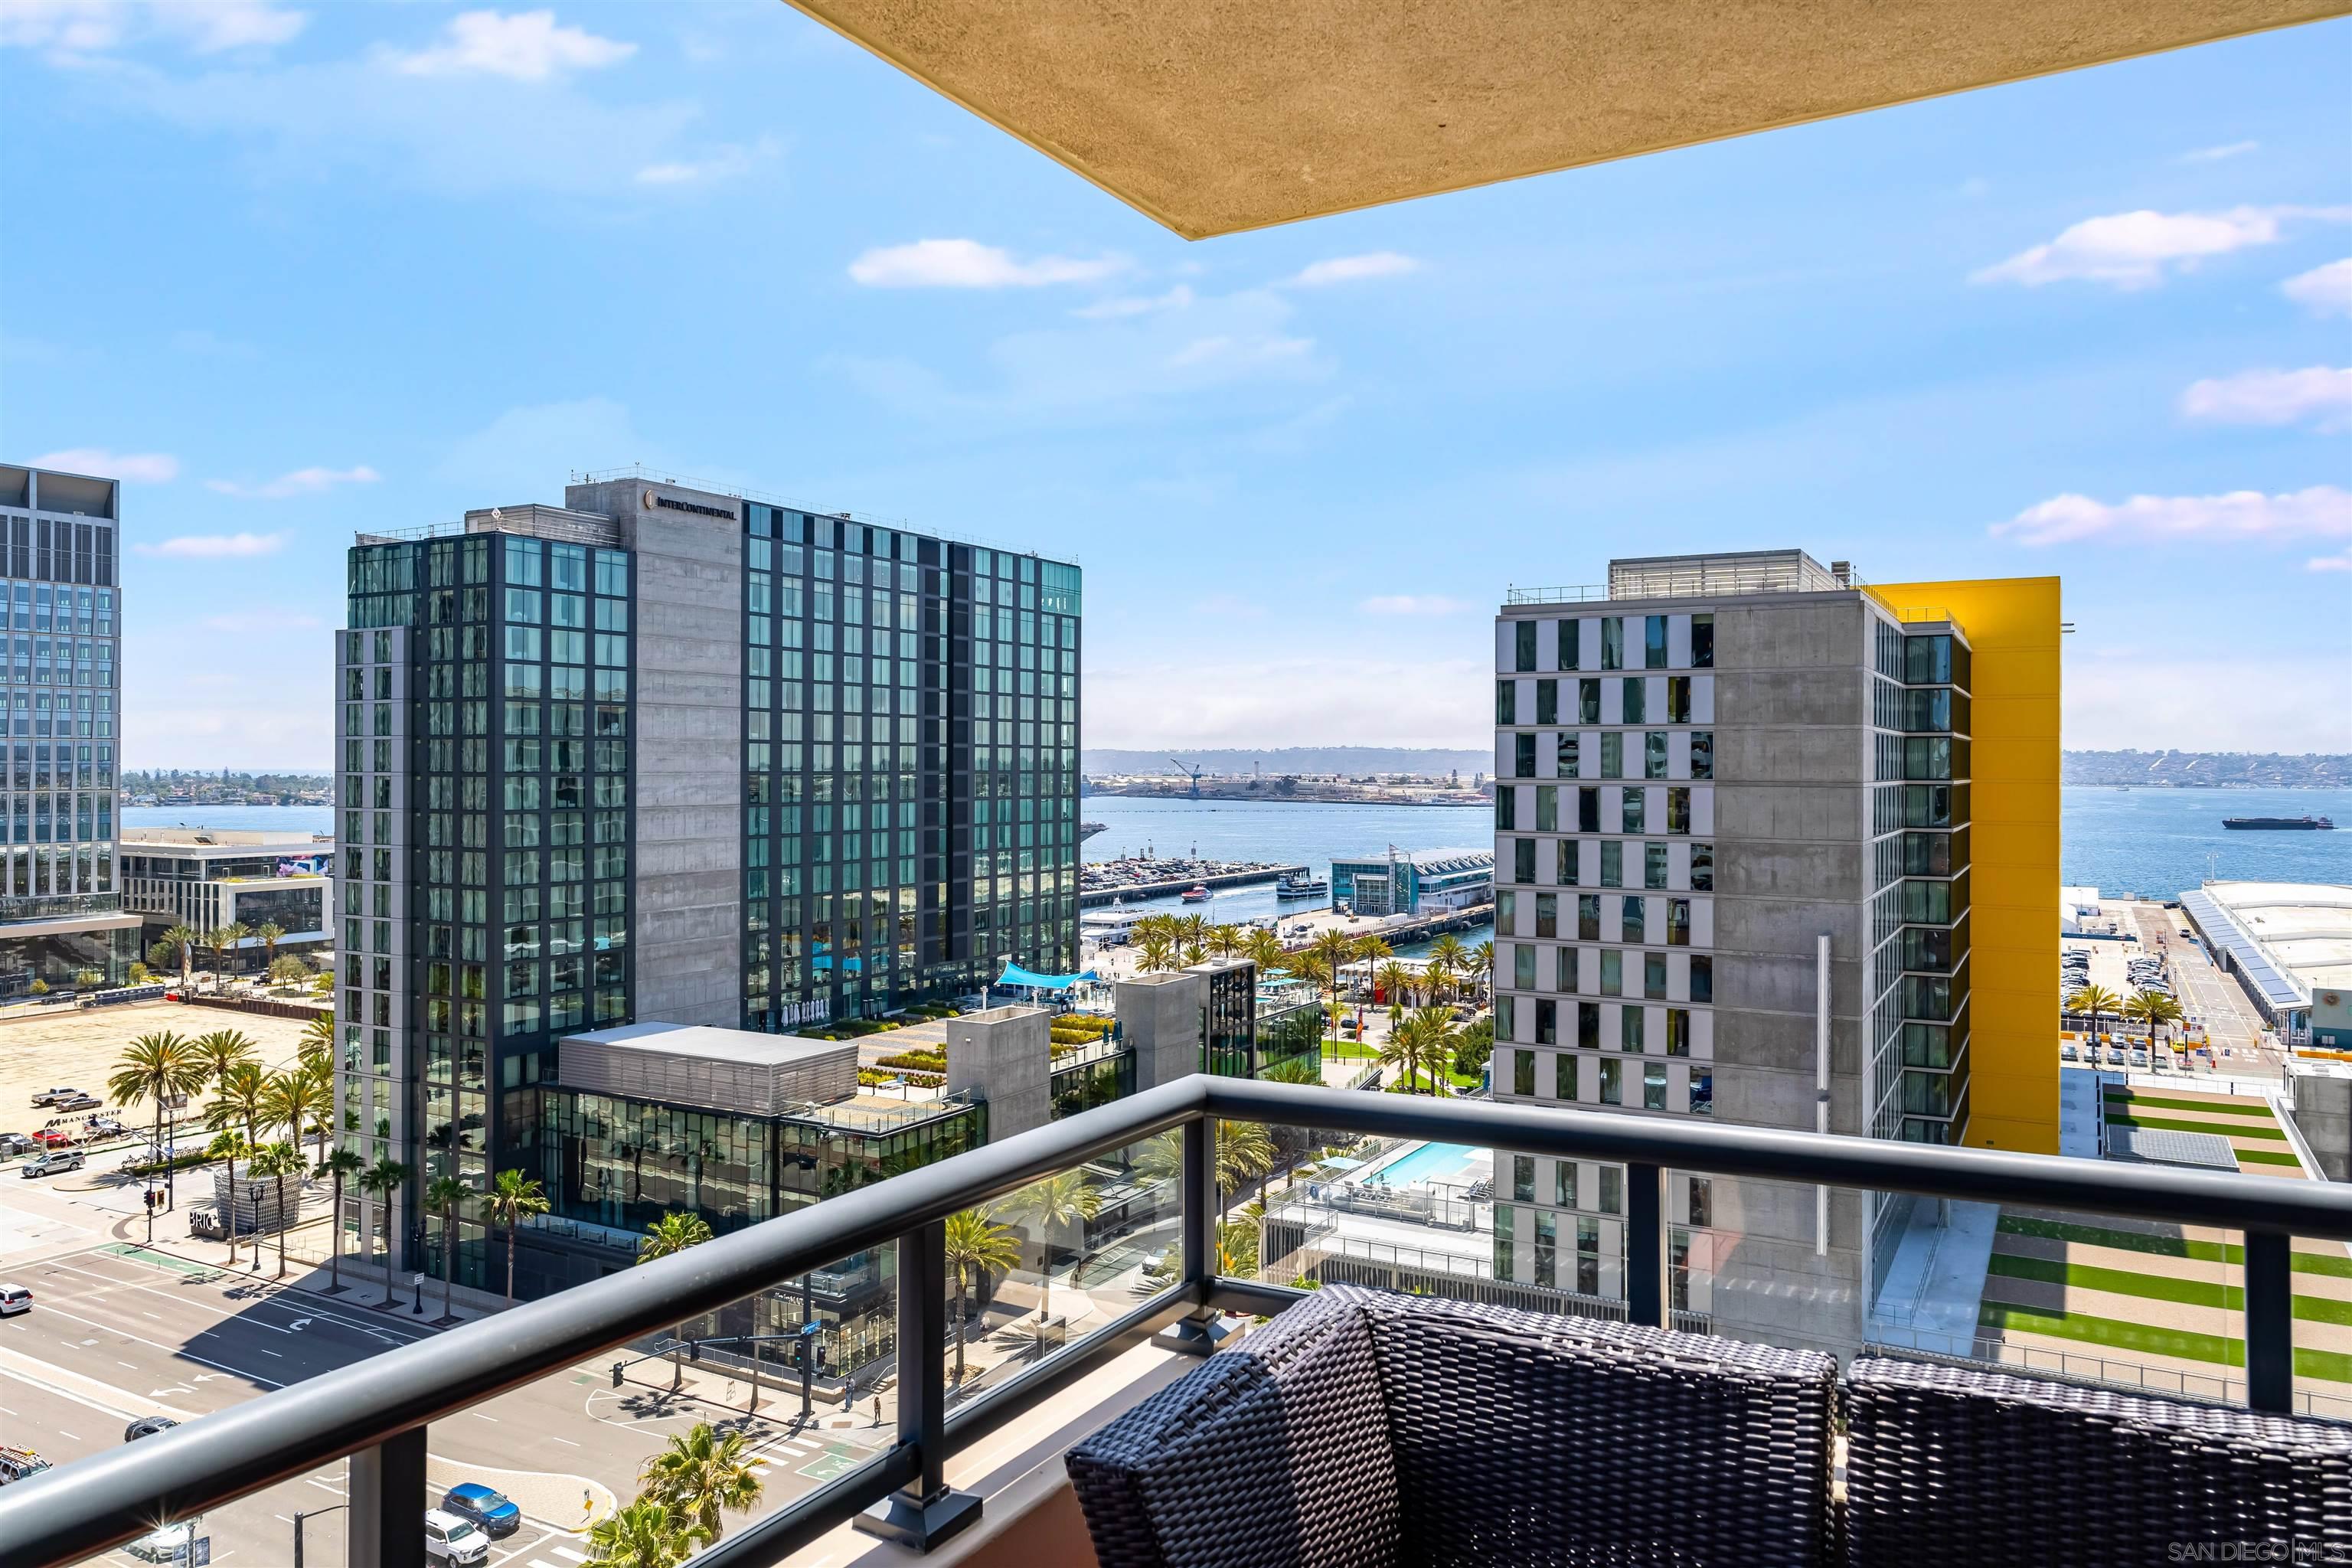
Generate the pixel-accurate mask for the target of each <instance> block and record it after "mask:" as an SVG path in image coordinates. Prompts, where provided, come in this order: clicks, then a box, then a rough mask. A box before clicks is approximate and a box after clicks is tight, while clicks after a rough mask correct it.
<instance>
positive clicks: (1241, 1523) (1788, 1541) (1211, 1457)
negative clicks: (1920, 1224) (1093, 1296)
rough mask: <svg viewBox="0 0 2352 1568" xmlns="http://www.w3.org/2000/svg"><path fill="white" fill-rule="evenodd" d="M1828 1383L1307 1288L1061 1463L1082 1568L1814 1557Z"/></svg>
mask: <svg viewBox="0 0 2352 1568" xmlns="http://www.w3.org/2000/svg"><path fill="white" fill-rule="evenodd" d="M1836 1375H1837V1363H1836V1362H1835V1360H1834V1359H1833V1358H1832V1357H1830V1356H1826V1355H1821V1354H1817V1353H1813V1352H1793V1351H1781V1350H1773V1349H1769V1348H1767V1347H1764V1346H1759V1345H1751V1344H1744V1343H1740V1342H1735V1341H1730V1340H1718V1339H1713V1338H1708V1337H1704V1336H1700V1335H1693V1334H1680V1333H1673V1332H1668V1331H1661V1330H1656V1329H1641V1328H1632V1327H1628V1326H1626V1325H1623V1324H1618V1323H1607V1322H1596V1321H1591V1320H1586V1319H1579V1318H1568V1317H1558V1316H1553V1315H1550V1314H1547V1313H1538V1312H1523V1311H1516V1310H1509V1309H1506V1308H1500V1307H1487V1306H1479V1305H1473V1304H1468V1303H1464V1302H1457V1301H1448V1300H1433V1299H1430V1298H1426V1297H1409V1296H1396V1295H1390V1294H1387V1293H1385V1292H1381V1291H1373V1290H1365V1289H1354V1288H1349V1287H1342V1286H1334V1287H1328V1288H1326V1289H1323V1290H1320V1291H1318V1292H1317V1293H1316V1296H1315V1297H1314V1299H1313V1300H1309V1301H1307V1302H1303V1303H1301V1304H1300V1305H1298V1306H1296V1307H1293V1308H1292V1309H1291V1310H1288V1311H1286V1312H1285V1313H1283V1314H1282V1315H1281V1316H1279V1317H1277V1318H1276V1319H1275V1321H1273V1323H1272V1324H1271V1325H1269V1326H1267V1327H1265V1328H1264V1329H1261V1330H1259V1331H1257V1332H1256V1333H1255V1334H1253V1335H1251V1336H1250V1337H1249V1339H1248V1340H1246V1341H1245V1342H1244V1343H1243V1344H1242V1346H1240V1347H1239V1348H1237V1349H1235V1350H1232V1351H1227V1352H1223V1353H1221V1354H1219V1355H1216V1356H1213V1357H1211V1358H1210V1359H1209V1360H1208V1361H1207V1362H1205V1363H1202V1365H1201V1366H1200V1367H1199V1368H1197V1369H1196V1370H1195V1371H1193V1372H1192V1373H1190V1374H1189V1375H1188V1376H1186V1377H1184V1378H1183V1379H1182V1380H1181V1381H1180V1382H1177V1383H1175V1384H1171V1385H1170V1386H1169V1387H1167V1388H1165V1389H1163V1390H1161V1391H1160V1393H1159V1394H1154V1395H1153V1396H1151V1397H1150V1398H1149V1399H1147V1400H1145V1401H1144V1402H1143V1403H1141V1404H1139V1405H1137V1406H1136V1407H1135V1408H1134V1409H1132V1410H1130V1411H1129V1412H1128V1413H1127V1414H1126V1415H1122V1416H1120V1417H1119V1418H1118V1420H1116V1421H1114V1422H1112V1423H1111V1424H1110V1425H1109V1426H1106V1427H1104V1428H1103V1429H1102V1430H1101V1431H1099V1432H1097V1433H1096V1434H1095V1435H1094V1436H1091V1437H1088V1438H1087V1439H1086V1440H1085V1441H1084V1442H1082V1443H1080V1444H1078V1445H1077V1446H1076V1447H1073V1448H1072V1449H1071V1450H1070V1453H1069V1455H1068V1465H1069V1470H1070V1477H1071V1480H1072V1483H1073V1485H1074V1486H1075V1487H1076V1491H1077V1494H1078V1500H1079V1502H1080V1505H1081V1507H1082V1508H1083V1509H1084V1510H1085V1513H1086V1516H1087V1529H1088V1531H1090V1532H1091V1534H1092V1536H1093V1538H1094V1543H1095V1551H1096V1554H1097V1557H1098V1558H1099V1559H1100V1561H1101V1563H1102V1568H1276V1565H1281V1568H1388V1565H1391V1564H1393V1565H1396V1568H1405V1565H1408V1564H1412V1565H1420V1564H1430V1565H1448V1568H1450V1565H1453V1564H1464V1565H1468V1564H1474V1563H1475V1564H1480V1565H1499V1568H1510V1565H1512V1564H1573V1563H1594V1564H1599V1563H1680V1564H1687V1565H1691V1568H1706V1565H1708V1564H1723V1565H1726V1568H1730V1565H1734V1564H1737V1565H1739V1568H1747V1565H1749V1564H1773V1563H1789V1564H1798V1563H1823V1562H1826V1561H1829V1560H1830V1559H1831V1555H1832V1554H1831V1551H1830V1545H1831V1527H1832V1520H1831V1517H1830V1508H1829V1470H1830V1442H1831V1415H1832V1407H1833V1405H1834V1403H1835V1397H1836V1393H1835V1391H1836Z"/></svg>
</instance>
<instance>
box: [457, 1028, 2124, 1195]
mask: <svg viewBox="0 0 2352 1568" xmlns="http://www.w3.org/2000/svg"><path fill="white" fill-rule="evenodd" d="M2058 1059H2059V1060H2060V1061H2062V1062H2071V1061H2074V1060H2077V1059H2078V1058H2077V1057H2076V1056H2075V1053H2074V1047H2072V1046H2061V1047H2058ZM459 1234H460V1235H463V1234H464V1233H463V1232H460V1233H459Z"/></svg>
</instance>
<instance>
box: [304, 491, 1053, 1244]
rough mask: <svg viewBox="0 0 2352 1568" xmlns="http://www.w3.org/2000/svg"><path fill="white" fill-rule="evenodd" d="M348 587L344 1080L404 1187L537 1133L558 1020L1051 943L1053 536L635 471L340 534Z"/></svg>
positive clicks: (963, 980)
mask: <svg viewBox="0 0 2352 1568" xmlns="http://www.w3.org/2000/svg"><path fill="white" fill-rule="evenodd" d="M350 590H351V600H350V615H349V625H348V626H347V627H346V628H345V629H344V630H343V631H342V632H341V633H340V634H339V636H338V639H337V665H336V674H335V680H336V695H337V702H338V716H337V744H338V756H337V764H338V770H339V775H340V778H339V800H340V804H341V822H340V823H339V824H338V826H339V830H340V833H341V837H340V839H339V845H340V851H341V863H340V865H339V867H338V871H339V874H340V877H341V882H342V886H341V889H339V900H338V903H337V909H338V910H339V912H340V914H341V919H342V930H341V932H340V938H341V952H342V953H343V963H342V971H341V976H340V978H341V988H342V995H341V998H340V1005H339V1007H338V1014H337V1016H338V1019H339V1021H340V1027H341V1035H342V1039H341V1062H340V1064H339V1072H338V1096H339V1101H340V1106H339V1109H340V1114H341V1122H342V1127H343V1130H344V1135H345V1137H346V1139H347V1141H348V1142H350V1144H351V1146H352V1147H353V1148H355V1149H356V1150H357V1151H358V1152H360V1153H361V1154H362V1156H363V1157H364V1158H366V1159H368V1160H369V1161H371V1163H373V1161H374V1160H375V1159H376V1158H378V1157H380V1156H389V1157H391V1158H393V1159H395V1160H398V1161H400V1162H401V1163H404V1164H407V1165H409V1166H410V1167H411V1168H412V1170H413V1171H414V1173H415V1174H414V1175H413V1177H412V1182H411V1187H412V1195H413V1193H414V1191H415V1187H416V1185H417V1184H420V1183H425V1182H429V1181H431V1180H432V1179H433V1178H434V1177H435V1176H437V1175H440V1174H444V1173H456V1174H457V1175H459V1176H462V1177H464V1178H465V1179H467V1181H469V1182H473V1183H475V1184H482V1183H485V1182H487V1180H488V1175H489V1173H490V1172H492V1171H495V1170H498V1169H500V1168H502V1167H504V1166H506V1165H509V1164H516V1165H525V1166H529V1165H530V1164H531V1163H533V1162H532V1161H531V1160H530V1158H529V1157H528V1155H527V1153H526V1151H528V1150H530V1148H531V1146H532V1144H533V1141H534V1139H535V1136H536V1131H537V1128H538V1121H539V1117H540V1102H541V1096H540V1093H539V1091H538V1088H537V1086H539V1085H541V1084H542V1083H551V1082H553V1081H555V1080H556V1079H557V1077H558V1074H559V1072H560V1068H561V1063H560V1061H559V1052H558V1043H559V1042H560V1041H561V1039H562V1037H564V1036H565V1035H567V1034H572V1033H576V1032H579V1031H581V1030H584V1029H593V1028H601V1027H609V1026H614V1025H619V1024H625V1023H635V1022H663V1023H672V1024H686V1025H712V1026H721V1027H727V1028H744V1029H756V1030H764V1031H770V1032H793V1031H795V1030H799V1029H804V1028H810V1027H814V1026H820V1025H823V1024H824V1023H828V1022H834V1021H839V1020H843V1019H848V1018H856V1017H866V1016H877V1015H880V1014H882V1013H885V1012H888V1011H892V1010H894V1009H897V1008H900V1007H903V1006H905V1005H908V1004H909V1003H913V1002H918V1001H934V1000H944V999H948V998H951V997H955V996H961V995H966V994H971V992H973V991H976V990H977V989H979V988H980V986H981V985H982V984H983V982H984V981H985V980H986V979H988V978H990V977H992V976H993V975H994V974H995V973H998V972H999V971H1000V970H1001V969H1002V967H1003V964H1004V963H1006V962H1007V961H1008V960H1009V961H1012V962H1014V963H1020V964H1022V965H1024V966H1025V967H1029V968H1032V969H1039V970H1048V971H1051V970H1056V969H1066V968H1069V967H1072V966H1074V965H1075V963H1076V957H1077V860H1078V833H1077V776H1078V775H1077V756H1078V697H1077V667H1078V654H1079V635H1080V634H1079V625H1080V610H1081V605H1080V583H1079V574H1078V569H1077V568H1076V566H1073V565H1068V564H1066V563H1060V562H1054V561H1047V560H1044V559H1041V558H1039V557H1037V556H1034V555H1024V554H1020V553H1016V552H1009V551H1003V550H995V549H989V548H983V547H980V546H976V545H971V544H966V543H961V542H951V541H949V540H945V539H940V538H936V537H931V536H928V535H923V534H919V533H914V532H910V531H905V530H902V529H896V528H885V527H881V526H877V525H874V524H870V523H866V522H861V521H856V520H854V519H852V518H848V517H843V516H837V515H830V514H824V513H815V512H810V511H805V510H798V509H795V508H792V507H787V506H782V505H779V504H772V503H770V502H768V501H764V500H753V499H750V498H746V497H743V496H740V495H734V494H728V493H724V492H720V491H716V490H710V489H694V488H689V487H687V486H683V485H678V484H672V483H666V482H662V481H659V480H656V479H648V478H646V477H645V476H643V475H641V474H630V475H627V476H625V477H617V478H614V477H607V478H602V479H593V480H592V481H591V482H587V483H581V484H574V485H572V486H569V487H568V488H567V489H566V490H565V493H564V504H563V505H562V506H561V507H554V506H541V505H525V506H512V507H502V508H495V509H488V510H479V511H472V512H468V513H467V515H466V518H465V521H464V522H463V523H462V524H461V525H457V526H454V527H450V528H445V529H436V530H424V531H418V532H417V533H415V535H414V536H405V535H404V536H397V537H395V536H381V535H363V536H362V538H361V539H360V541H359V542H358V543H357V544H356V545H355V546H354V547H353V549H352V552H351V562H350ZM436 1223H437V1222H436ZM390 1235H391V1237H392V1238H393V1240H394V1243H395V1245H396V1247H397V1249H398V1256H399V1258H400V1266H401V1267H404V1268H407V1267H415V1266H416V1265H417V1262H418V1260H419V1258H421V1257H422V1255H423V1254H422V1248H423V1246H424V1242H425V1235H426V1226H425V1223H424V1219H423V1216H418V1215H415V1205H414V1204H413V1202H402V1203H400V1204H397V1205H395V1213H394V1217H393V1219H392V1221H391V1225H390ZM371 1245H375V1242H374V1238H371Z"/></svg>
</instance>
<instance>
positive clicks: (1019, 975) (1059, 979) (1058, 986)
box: [996, 963, 1095, 991]
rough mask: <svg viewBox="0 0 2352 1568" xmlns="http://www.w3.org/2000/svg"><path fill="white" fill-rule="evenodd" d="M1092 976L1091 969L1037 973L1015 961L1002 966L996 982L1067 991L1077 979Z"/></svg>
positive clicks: (1089, 978)
mask: <svg viewBox="0 0 2352 1568" xmlns="http://www.w3.org/2000/svg"><path fill="white" fill-rule="evenodd" d="M1094 977H1095V972H1094V971H1093V970H1091V969H1089V970H1087V971H1086V972H1085V973H1082V974H1039V973H1034V971H1031V970H1026V969H1024V968H1022V967H1021V966H1020V965H1019V964H1017V963H1008V964H1006V965H1005V966H1004V973H1002V974H1000V975H998V976H997V977H996V983H997V984H999V985H1034V986H1038V987H1040V988H1042V989H1044V990H1047V991H1067V990H1068V989H1069V988H1070V987H1071V986H1073V985H1076V984H1077V983H1078V982H1079V981H1081V980H1092V979H1093V978H1094Z"/></svg>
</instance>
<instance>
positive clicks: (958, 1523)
mask: <svg viewBox="0 0 2352 1568" xmlns="http://www.w3.org/2000/svg"><path fill="white" fill-rule="evenodd" d="M947 1250H948V1227H947V1222H946V1221H944V1220H933V1221H932V1222H931V1223H930V1224H929V1225H927V1226H922V1227H921V1228H920V1229H919V1230H911V1231H908V1232H907V1233H905V1234H904V1235H902V1236H900V1237H898V1447H901V1448H912V1449H914V1450H915V1456H916V1460H917V1462H918V1464H919V1468H918V1469H917V1470H916V1472H915V1479H913V1480H912V1481H910V1482H908V1484H907V1485H906V1486H904V1487H902V1488H900V1489H898V1490H897V1491H895V1492H892V1493H891V1494H890V1495H889V1496H888V1497H887V1498H885V1499H883V1500H881V1501H880V1502H878V1503H876V1504H875V1505H874V1506H873V1507H872V1508H869V1509H867V1510H866V1511H865V1512H864V1513H861V1514H859V1515H858V1516H857V1521H856V1522H857V1528H858V1529H859V1530H861V1531H865V1532H866V1534H868V1535H877V1536H880V1537H881V1538H882V1539H883V1540H885V1541H888V1542H895V1543H896V1544H898V1545H900V1546H904V1547H908V1548H910V1549H912V1550H913V1551H916V1552H929V1550H930V1549H931V1548H932V1547H934V1546H937V1545H938V1544H940V1542H943V1541H945V1540H947V1539H948V1537H950V1536H951V1535H953V1534H955V1533H956V1532H957V1531H960V1530H961V1529H963V1527H964V1526H966V1525H968V1524H971V1523H974V1522H975V1521H978V1520H979V1518H980V1498H979V1496H978V1494H976V1493H973V1492H959V1491H951V1490H950V1489H949V1488H948V1484H947V1477H946V1474H945V1471H946V1467H947V1458H948V1454H947V1447H948V1444H947V1392H948V1391H947V1366H946V1363H945V1362H944V1361H943V1360H942V1359H941V1352H942V1350H943V1348H944V1345H945V1342H946V1340H947V1334H948V1261H947Z"/></svg>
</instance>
